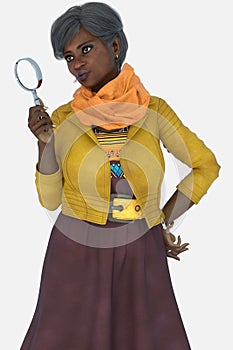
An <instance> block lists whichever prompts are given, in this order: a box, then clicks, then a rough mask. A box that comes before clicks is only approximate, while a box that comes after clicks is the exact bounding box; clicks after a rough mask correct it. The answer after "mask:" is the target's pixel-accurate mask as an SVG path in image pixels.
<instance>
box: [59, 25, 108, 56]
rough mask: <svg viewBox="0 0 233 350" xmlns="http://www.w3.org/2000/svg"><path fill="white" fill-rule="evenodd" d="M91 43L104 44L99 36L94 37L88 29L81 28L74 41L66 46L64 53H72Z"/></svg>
mask: <svg viewBox="0 0 233 350" xmlns="http://www.w3.org/2000/svg"><path fill="white" fill-rule="evenodd" d="M90 41H92V42H93V41H95V42H100V43H102V41H101V40H100V39H99V38H98V37H97V36H94V35H92V34H91V33H90V32H88V31H87V30H86V29H84V28H83V27H81V28H80V30H79V32H78V33H77V34H76V35H75V37H74V38H73V40H72V41H71V42H70V41H69V42H68V43H66V45H65V46H64V52H66V51H70V50H72V49H74V48H77V47H79V46H81V45H83V44H85V43H86V42H90Z"/></svg>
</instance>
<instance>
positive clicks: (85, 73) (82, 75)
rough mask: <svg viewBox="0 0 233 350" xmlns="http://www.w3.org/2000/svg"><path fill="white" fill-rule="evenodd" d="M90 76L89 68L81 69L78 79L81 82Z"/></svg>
mask: <svg viewBox="0 0 233 350" xmlns="http://www.w3.org/2000/svg"><path fill="white" fill-rule="evenodd" d="M88 76H89V72H88V71H87V70H80V71H79V72H78V74H77V76H76V77H77V79H78V81H79V82H80V83H82V82H84V81H85V80H86V79H87V78H88Z"/></svg>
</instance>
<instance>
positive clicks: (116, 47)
mask: <svg viewBox="0 0 233 350" xmlns="http://www.w3.org/2000/svg"><path fill="white" fill-rule="evenodd" d="M112 52H113V54H114V56H115V57H116V56H119V55H120V53H121V41H120V38H119V37H118V36H116V37H115V38H114V40H113V42H112Z"/></svg>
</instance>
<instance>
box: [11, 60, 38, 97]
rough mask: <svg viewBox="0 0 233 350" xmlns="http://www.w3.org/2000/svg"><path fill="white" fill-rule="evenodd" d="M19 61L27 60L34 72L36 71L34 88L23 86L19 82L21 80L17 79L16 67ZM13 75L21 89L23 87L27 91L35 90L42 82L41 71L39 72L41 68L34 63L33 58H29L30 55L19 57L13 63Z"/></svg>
mask: <svg viewBox="0 0 233 350" xmlns="http://www.w3.org/2000/svg"><path fill="white" fill-rule="evenodd" d="M20 61H28V62H29V63H31V65H32V67H33V68H34V70H35V73H36V78H37V80H38V83H37V86H36V87H35V88H28V87H27V86H25V85H24V84H23V83H22V82H21V80H20V79H19V75H18V71H17V69H18V63H19V62H20ZM15 76H16V80H17V81H18V83H19V85H20V86H21V87H22V88H23V89H25V90H27V91H35V90H36V89H38V88H39V87H40V86H41V84H42V72H41V69H40V67H39V65H38V64H37V63H36V61H34V60H33V59H32V58H30V57H24V58H20V59H19V60H18V61H17V62H16V64H15Z"/></svg>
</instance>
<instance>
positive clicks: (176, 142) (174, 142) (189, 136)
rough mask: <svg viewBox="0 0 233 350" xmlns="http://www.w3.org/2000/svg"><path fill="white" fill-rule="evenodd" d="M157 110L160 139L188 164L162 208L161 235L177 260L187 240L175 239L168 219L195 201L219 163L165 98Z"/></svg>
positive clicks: (217, 170) (200, 196)
mask: <svg viewBox="0 0 233 350" xmlns="http://www.w3.org/2000/svg"><path fill="white" fill-rule="evenodd" d="M158 112H159V113H158V123H159V130H160V138H161V141H162V142H163V143H164V145H165V147H166V148H167V149H168V151H169V152H171V153H172V154H173V155H174V156H175V157H176V158H177V159H179V160H180V161H182V162H183V163H184V164H186V165H188V166H189V167H190V168H191V171H190V173H189V174H188V175H187V176H186V177H185V178H184V179H182V180H181V181H180V183H179V184H178V185H177V190H176V192H175V193H174V194H173V195H172V197H171V198H170V199H169V200H168V202H167V203H166V204H165V206H164V208H163V212H164V214H165V219H164V224H165V225H164V230H163V236H164V242H165V246H166V248H167V255H168V256H170V257H173V258H175V259H177V260H179V257H178V254H180V253H181V252H182V251H185V250H187V245H188V244H187V243H185V244H182V245H181V239H180V237H178V242H177V243H175V237H174V235H172V234H171V232H170V227H172V222H173V221H174V220H175V219H177V218H178V217H179V216H181V215H182V214H184V213H185V212H186V211H187V210H188V209H189V208H191V207H192V206H193V204H197V203H198V202H199V200H200V199H201V198H202V197H203V196H204V195H205V193H206V192H207V190H208V188H209V187H210V186H211V184H212V182H213V181H214V180H215V179H216V178H217V176H218V173H219V169H220V167H219V165H218V163H217V161H216V158H215V156H214V154H213V152H212V151H211V150H210V149H209V148H207V147H206V145H205V144H204V143H203V141H202V140H200V139H199V138H198V137H197V136H196V135H195V134H194V133H193V132H191V131H190V130H189V129H188V128H187V127H185V126H184V125H183V124H182V122H181V121H180V119H179V118H178V117H177V115H176V114H175V112H174V111H173V110H172V109H171V108H170V107H169V106H168V105H167V103H166V102H165V101H163V100H161V104H160V108H159V110H158Z"/></svg>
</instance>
